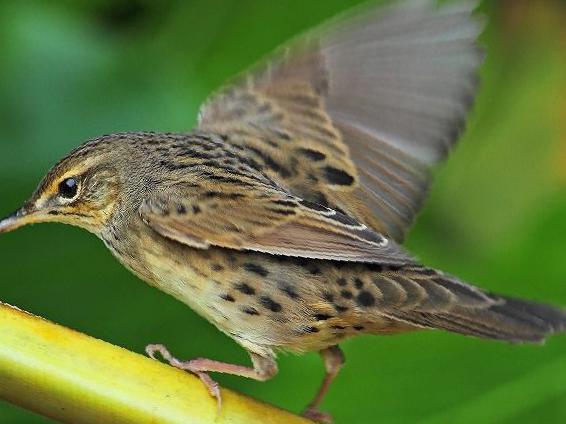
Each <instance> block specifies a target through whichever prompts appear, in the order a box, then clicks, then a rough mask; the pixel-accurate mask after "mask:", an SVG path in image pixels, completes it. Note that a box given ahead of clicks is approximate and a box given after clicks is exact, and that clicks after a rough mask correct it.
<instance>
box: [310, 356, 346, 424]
mask: <svg viewBox="0 0 566 424" xmlns="http://www.w3.org/2000/svg"><path fill="white" fill-rule="evenodd" d="M319 353H320V356H321V357H322V360H323V361H324V368H325V369H326V374H325V376H324V380H322V384H321V385H320V388H319V389H318V392H317V393H316V395H315V397H314V399H313V400H312V402H311V403H309V405H308V406H307V408H306V409H305V412H303V416H305V417H307V418H310V419H312V420H314V421H318V422H323V423H331V422H332V417H331V416H330V414H328V413H326V412H322V411H319V410H318V407H319V406H320V403H321V402H322V400H323V399H324V396H325V395H326V393H327V392H328V388H329V387H330V384H332V381H334V378H335V377H336V376H337V375H338V372H339V371H340V368H342V365H344V362H345V358H344V354H343V353H342V350H341V349H340V348H339V347H338V346H332V347H329V348H326V349H323V350H321V351H320V352H319Z"/></svg>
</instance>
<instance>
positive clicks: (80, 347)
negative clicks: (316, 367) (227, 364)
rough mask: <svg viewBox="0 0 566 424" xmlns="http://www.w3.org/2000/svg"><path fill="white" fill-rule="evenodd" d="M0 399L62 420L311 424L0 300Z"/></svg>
mask: <svg viewBox="0 0 566 424" xmlns="http://www.w3.org/2000/svg"><path fill="white" fill-rule="evenodd" d="M0 397H1V398H3V399H5V400H7V401H9V402H12V403H14V404H16V405H19V406H21V407H23V408H26V409H29V410H31V411H35V412H36V413H38V414H41V415H44V416H46V417H49V418H52V419H54V420H57V421H60V422H63V423H73V424H75V423H76V424H82V423H97V424H98V423H120V424H121V423H135V424H143V423H153V424H157V423H159V424H161V423H182V424H212V423H214V424H222V423H230V424H240V423H241V424H256V423H257V424H260V423H261V424H308V423H311V424H312V422H311V421H309V420H306V419H304V418H302V417H299V416H297V415H293V414H291V413H289V412H286V411H283V410H281V409H277V408H275V407H273V406H270V405H267V404H264V403H261V402H259V401H256V400H254V399H251V398H249V397H246V396H243V395H241V394H238V393H234V392H231V391H230V390H226V389H222V399H223V405H222V411H221V413H220V415H218V416H217V408H216V401H215V400H214V399H213V398H211V396H210V394H209V393H208V391H207V390H206V388H205V387H204V386H203V384H202V383H201V382H200V380H199V379H198V378H197V377H195V376H193V375H191V374H189V373H186V372H183V371H180V370H177V369H174V368H173V367H170V366H168V365H165V364H162V363H160V362H157V361H154V360H151V359H149V358H146V357H144V356H142V355H139V354H136V353H133V352H130V351H128V350H126V349H123V348H120V347H117V346H114V345H111V344H109V343H106V342H104V341H101V340H98V339H95V338H93V337H89V336H87V335H85V334H82V333H79V332H76V331H73V330H70V329H68V328H65V327H62V326H59V325H57V324H54V323H52V322H49V321H46V320H44V319H42V318H40V317H37V316H34V315H31V314H29V313H27V312H24V311H21V310H19V309H17V308H15V307H13V306H10V305H7V304H4V303H1V302H0Z"/></svg>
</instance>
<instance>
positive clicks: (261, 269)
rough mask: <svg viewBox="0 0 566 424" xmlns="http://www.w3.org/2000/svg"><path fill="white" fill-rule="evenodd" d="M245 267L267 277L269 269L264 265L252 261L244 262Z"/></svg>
mask: <svg viewBox="0 0 566 424" xmlns="http://www.w3.org/2000/svg"><path fill="white" fill-rule="evenodd" d="M244 269H245V270H246V271H249V272H253V273H254V274H258V275H261V276H262V277H267V275H268V274H269V271H268V270H267V269H265V268H264V267H263V266H261V265H259V264H254V263H252V262H248V263H245V264H244Z"/></svg>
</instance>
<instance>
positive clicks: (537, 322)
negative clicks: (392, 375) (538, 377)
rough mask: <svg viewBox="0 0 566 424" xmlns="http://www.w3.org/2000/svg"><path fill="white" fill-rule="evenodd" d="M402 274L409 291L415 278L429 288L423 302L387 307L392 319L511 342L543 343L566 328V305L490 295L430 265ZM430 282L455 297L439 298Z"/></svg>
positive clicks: (401, 281)
mask: <svg viewBox="0 0 566 424" xmlns="http://www.w3.org/2000/svg"><path fill="white" fill-rule="evenodd" d="M402 276H403V277H404V278H394V280H395V281H396V283H397V284H398V287H399V288H404V289H405V290H407V288H408V284H406V283H405V281H406V280H410V282H411V283H412V284H418V285H419V286H420V287H421V288H423V289H424V296H423V297H422V298H421V299H420V302H417V303H415V302H414V301H413V303H411V307H410V308H406V307H403V306H404V305H396V307H394V308H387V307H385V308H384V309H382V311H383V312H385V313H386V315H388V316H389V317H390V318H394V319H396V320H399V321H402V322H405V323H408V324H411V325H414V326H417V327H422V328H436V329H443V330H447V331H451V332H454V333H460V334H465V335H469V336H475V337H480V338H486V339H496V340H504V341H508V342H512V343H525V342H526V343H540V342H542V341H544V340H545V339H546V338H547V337H548V336H550V335H552V334H554V333H560V332H565V331H566V310H564V309H560V308H558V307H554V306H550V305H545V304H541V303H537V302H531V301H528V300H522V299H516V298H513V297H507V296H501V295H497V294H492V293H488V292H485V291H483V290H480V289H478V288H476V287H473V286H471V285H468V284H465V283H463V282H461V281H459V280H458V279H456V278H454V277H451V276H448V275H445V274H443V273H441V272H439V271H433V270H430V269H422V270H417V269H415V268H412V269H410V270H409V269H406V270H404V272H402ZM389 279H390V280H391V279H392V277H391V276H390V278H389ZM425 280H428V281H427V284H424V282H425ZM431 282H434V284H437V285H439V286H440V287H443V288H444V289H446V290H448V291H449V292H450V293H451V296H450V297H449V299H450V300H447V297H446V296H444V297H442V298H440V297H438V296H435V291H433V290H431V289H429V287H430V284H431ZM376 285H377V286H378V287H379V284H376ZM425 300H426V303H425ZM423 305H426V306H427V307H426V308H423V307H422V306H423ZM431 305H432V306H433V307H431Z"/></svg>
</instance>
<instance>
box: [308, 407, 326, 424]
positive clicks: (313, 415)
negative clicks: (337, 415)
mask: <svg viewBox="0 0 566 424" xmlns="http://www.w3.org/2000/svg"><path fill="white" fill-rule="evenodd" d="M302 415H303V417H305V418H308V419H309V420H312V421H316V422H317V423H323V424H332V423H333V420H332V415H330V414H329V413H328V412H323V411H319V410H318V409H316V408H311V407H308V408H307V409H305V411H304V412H303V414H302Z"/></svg>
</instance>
